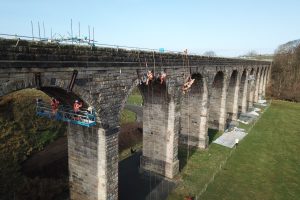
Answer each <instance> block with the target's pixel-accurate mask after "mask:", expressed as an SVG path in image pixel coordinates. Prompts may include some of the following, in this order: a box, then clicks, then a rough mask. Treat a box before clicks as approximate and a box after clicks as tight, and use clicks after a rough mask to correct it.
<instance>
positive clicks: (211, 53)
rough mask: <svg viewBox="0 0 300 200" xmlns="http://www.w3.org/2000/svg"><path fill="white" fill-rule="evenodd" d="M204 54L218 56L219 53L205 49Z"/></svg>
mask: <svg viewBox="0 0 300 200" xmlns="http://www.w3.org/2000/svg"><path fill="white" fill-rule="evenodd" d="M203 56H209V57H216V56H217V54H216V53H215V52H214V51H205V52H204V53H203Z"/></svg>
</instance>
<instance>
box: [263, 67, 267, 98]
mask: <svg viewBox="0 0 300 200" xmlns="http://www.w3.org/2000/svg"><path fill="white" fill-rule="evenodd" d="M267 76H268V68H267V67H265V70H264V76H263V83H262V97H263V98H265V96H266V87H267Z"/></svg>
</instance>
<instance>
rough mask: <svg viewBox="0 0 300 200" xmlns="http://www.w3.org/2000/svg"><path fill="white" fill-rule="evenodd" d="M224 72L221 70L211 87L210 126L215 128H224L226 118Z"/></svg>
mask: <svg viewBox="0 0 300 200" xmlns="http://www.w3.org/2000/svg"><path fill="white" fill-rule="evenodd" d="M224 86H225V84H224V73H223V72H221V71H219V72H218V73H217V74H216V75H215V77H214V81H213V84H212V88H211V96H210V105H209V123H208V127H209V128H210V129H214V130H224V126H225V120H224V114H225V113H224V112H225V105H224V104H225V98H226V95H225V92H224Z"/></svg>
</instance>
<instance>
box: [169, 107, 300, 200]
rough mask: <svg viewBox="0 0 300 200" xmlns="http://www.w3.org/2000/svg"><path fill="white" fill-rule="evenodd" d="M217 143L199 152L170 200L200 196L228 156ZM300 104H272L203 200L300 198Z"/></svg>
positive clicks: (216, 177) (182, 176) (193, 156)
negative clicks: (189, 195)
mask: <svg viewBox="0 0 300 200" xmlns="http://www.w3.org/2000/svg"><path fill="white" fill-rule="evenodd" d="M229 151H230V150H229V149H228V148H225V147H222V146H219V145H216V144H212V145H211V146H210V148H209V149H208V150H205V151H196V152H195V153H194V154H193V155H192V156H191V158H190V159H189V161H188V164H187V165H186V166H185V168H184V169H183V171H182V173H181V175H180V176H179V178H180V180H181V181H180V183H179V185H178V187H177V188H176V189H175V190H174V191H173V192H172V194H171V195H170V196H169V199H183V198H184V196H186V195H188V194H191V195H193V196H195V195H196V194H199V192H200V191H201V189H203V188H204V186H205V184H206V183H207V182H209V180H210V179H211V177H212V174H213V173H215V171H218V170H219V167H220V164H221V163H222V162H224V161H225V159H226V157H227V156H228V155H229ZM299 152H300V104H296V103H289V102H282V101H273V103H272V105H271V107H270V108H269V109H268V110H267V111H266V112H265V113H264V115H263V116H262V118H261V119H260V120H259V121H258V122H257V123H256V125H255V126H254V128H253V129H252V130H251V132H250V133H249V134H248V136H247V137H246V138H245V139H244V140H242V141H241V142H240V145H239V147H238V148H237V149H236V150H234V152H233V153H232V156H231V157H230V158H229V159H228V161H227V162H226V164H225V165H224V166H223V167H222V168H221V169H220V171H219V173H217V175H216V176H215V179H214V181H212V182H211V184H209V185H208V187H207V190H206V191H205V192H204V193H203V194H202V195H201V196H200V197H199V196H198V199H209V200H211V199H212V200H213V199H218V200H219V199H228V200H235V199H236V200H243V199H245V200H246V199H258V200H268V199H270V200H273V199H282V200H286V199H295V200H296V199H300V156H299Z"/></svg>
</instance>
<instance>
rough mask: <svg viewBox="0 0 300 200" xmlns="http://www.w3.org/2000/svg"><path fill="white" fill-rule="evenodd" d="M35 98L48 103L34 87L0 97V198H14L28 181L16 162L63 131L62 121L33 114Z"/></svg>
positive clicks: (42, 146)
mask: <svg viewBox="0 0 300 200" xmlns="http://www.w3.org/2000/svg"><path fill="white" fill-rule="evenodd" d="M36 98H42V99H43V100H44V101H45V102H50V99H49V97H48V96H47V95H45V94H44V93H43V92H41V91H38V90H35V89H25V90H21V91H17V92H14V93H11V94H9V95H6V96H4V97H1V98H0V199H13V198H14V197H17V196H18V192H19V191H20V190H22V187H23V186H24V183H25V182H28V180H26V178H25V177H24V176H23V175H22V174H21V173H20V163H21V162H23V161H24V160H26V159H27V158H28V157H29V156H30V155H32V154H33V153H34V152H37V151H40V150H41V149H43V148H44V147H45V146H46V145H47V144H49V143H50V142H51V141H54V140H55V139H56V138H58V137H60V136H62V135H63V134H64V133H65V130H66V129H65V125H64V124H62V123H59V122H57V121H53V120H48V119H45V118H40V117H37V116H36V115H35V99H36ZM13 192H14V194H13Z"/></svg>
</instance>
